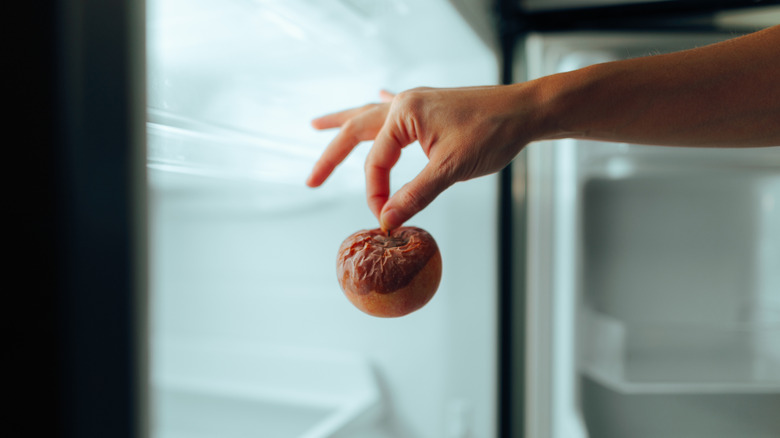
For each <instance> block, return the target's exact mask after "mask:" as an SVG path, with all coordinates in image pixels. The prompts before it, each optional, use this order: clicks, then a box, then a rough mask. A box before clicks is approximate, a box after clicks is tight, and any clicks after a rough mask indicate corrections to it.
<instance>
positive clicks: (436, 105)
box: [307, 84, 539, 230]
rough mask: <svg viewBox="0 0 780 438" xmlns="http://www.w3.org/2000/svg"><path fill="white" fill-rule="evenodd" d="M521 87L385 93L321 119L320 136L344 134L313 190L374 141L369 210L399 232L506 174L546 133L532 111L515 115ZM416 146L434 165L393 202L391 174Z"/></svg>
mask: <svg viewBox="0 0 780 438" xmlns="http://www.w3.org/2000/svg"><path fill="white" fill-rule="evenodd" d="M521 85H522V84H516V85H514V86H490V87H473V88H454V89H434V88H417V89H413V90H409V91H405V92H402V93H400V94H398V95H396V96H394V95H392V94H390V93H388V92H382V93H381V94H380V97H381V98H382V102H381V103H376V104H370V105H366V106H362V107H359V108H353V109H349V110H346V111H341V112H337V113H333V114H329V115H326V116H323V117H320V118H317V119H315V120H313V121H312V125H313V126H314V127H315V128H317V129H327V128H335V127H341V130H340V131H339V133H338V134H337V135H336V137H335V138H334V139H333V141H331V143H330V144H329V145H328V147H327V148H326V149H325V151H324V152H323V154H322V156H321V157H320V159H319V160H318V161H317V163H316V164H315V165H314V168H313V169H312V172H311V175H310V176H309V179H308V180H307V185H309V186H311V187H316V186H319V185H320V184H322V183H323V182H324V181H325V179H326V178H327V177H328V176H329V175H330V174H331V172H333V170H334V169H335V167H336V166H337V165H338V164H339V163H341V162H342V161H343V160H344V159H345V158H346V157H347V155H348V154H349V152H350V151H351V150H352V149H353V148H354V147H355V146H357V144H358V143H360V142H361V141H366V140H372V139H374V140H375V141H374V145H373V147H372V148H371V151H370V152H369V155H368V158H367V159H366V164H365V173H366V196H367V200H368V206H369V208H370V209H371V211H372V212H373V213H374V215H375V216H376V217H377V219H379V223H380V226H381V227H382V228H383V229H385V230H389V229H393V228H396V227H399V226H400V225H402V224H403V223H404V222H405V221H406V220H408V219H409V218H411V217H412V216H414V215H415V214H416V213H418V212H419V211H420V210H422V209H423V208H425V207H426V206H427V205H428V204H430V203H431V202H432V201H433V200H434V199H435V198H436V197H437V196H438V195H439V194H440V193H441V192H443V191H444V190H445V189H447V188H448V187H450V186H451V185H452V184H454V183H456V182H458V181H465V180H468V179H471V178H476V177H479V176H483V175H487V174H490V173H494V172H497V171H499V170H500V169H501V168H503V167H504V166H506V165H507V164H508V163H509V162H510V161H511V160H512V159H513V158H514V157H515V155H517V153H518V152H519V151H520V150H521V149H522V147H523V146H525V145H526V144H527V143H528V142H529V141H530V140H531V139H532V138H533V137H534V134H536V132H537V131H539V130H538V129H537V128H534V129H533V130H531V129H528V127H532V126H535V125H534V124H533V123H530V122H532V121H533V120H534V119H536V115H535V114H534V113H533V112H532V111H530V110H529V107H530V106H529V105H521V106H520V107H519V108H516V107H517V106H518V105H517V102H518V100H517V99H518V96H517V91H518V90H519V91H523V90H525V89H526V88H525V87H522V86H521ZM520 101H522V99H521V100H520ZM415 140H417V141H419V143H420V146H422V149H423V152H424V153H425V155H426V156H427V157H428V160H429V161H428V163H427V164H426V166H425V167H424V168H423V169H422V171H421V172H420V173H419V175H417V176H416V177H415V178H414V179H413V180H412V181H410V182H408V183H407V184H405V185H404V186H403V187H401V189H399V190H398V192H397V193H395V194H394V195H393V196H392V197H390V170H391V169H392V167H393V166H394V165H395V164H396V162H397V161H398V159H399V158H400V155H401V149H403V148H404V147H405V146H407V145H409V144H411V143H412V142H414V141H415Z"/></svg>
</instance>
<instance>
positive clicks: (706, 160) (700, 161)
mask: <svg viewBox="0 0 780 438" xmlns="http://www.w3.org/2000/svg"><path fill="white" fill-rule="evenodd" d="M578 143H579V145H578V147H579V146H582V147H584V148H585V150H586V153H582V154H579V160H580V163H579V164H580V167H579V168H580V169H581V172H582V174H583V176H584V177H593V178H608V179H622V178H627V177H633V176H642V175H652V176H656V177H658V176H662V175H664V174H675V175H680V174H696V175H701V174H704V173H706V174H712V175H721V174H722V175H727V174H728V175H750V176H751V177H752V178H754V177H760V176H762V175H764V176H778V175H780V146H776V147H766V148H750V149H736V148H735V149H730V148H694V147H690V148H671V147H664V146H646V145H634V144H625V143H604V142H590V141H580V142H578Z"/></svg>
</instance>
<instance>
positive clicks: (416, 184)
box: [379, 162, 452, 230]
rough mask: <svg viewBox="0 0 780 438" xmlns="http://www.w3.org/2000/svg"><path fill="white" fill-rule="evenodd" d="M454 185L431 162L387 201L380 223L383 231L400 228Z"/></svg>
mask: <svg viewBox="0 0 780 438" xmlns="http://www.w3.org/2000/svg"><path fill="white" fill-rule="evenodd" d="M450 185H452V183H451V182H449V181H447V180H446V178H445V177H444V174H443V173H442V172H440V171H438V169H436V168H435V167H434V166H433V165H432V164H431V162H428V164H427V165H426V166H425V167H424V168H423V169H422V171H421V172H420V173H419V174H418V175H417V176H416V177H415V178H414V179H413V180H411V181H409V182H408V183H406V184H405V185H404V186H403V187H401V188H400V189H398V191H397V192H396V193H395V194H394V195H393V196H392V197H390V199H388V200H387V202H386V203H385V205H384V207H382V213H381V214H380V216H379V223H380V225H381V227H382V229H383V230H392V229H395V228H398V227H400V226H401V225H402V224H403V223H404V222H406V221H407V220H408V219H409V218H411V217H412V216H414V215H415V214H417V213H419V212H420V211H421V210H422V209H423V208H425V207H426V206H428V204H430V203H431V202H432V201H433V200H434V199H436V197H437V196H439V194H440V193H441V192H443V191H444V190H445V189H446V188H447V187H449V186H450Z"/></svg>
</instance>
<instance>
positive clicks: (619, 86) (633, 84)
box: [306, 26, 780, 230]
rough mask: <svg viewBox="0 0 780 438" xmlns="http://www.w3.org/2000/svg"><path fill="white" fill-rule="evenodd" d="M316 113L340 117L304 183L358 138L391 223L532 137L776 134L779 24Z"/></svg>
mask: <svg viewBox="0 0 780 438" xmlns="http://www.w3.org/2000/svg"><path fill="white" fill-rule="evenodd" d="M380 100H381V102H380V103H374V104H369V105H365V106H362V107H358V108H352V109H348V110H345V111H340V112H337V113H333V114H328V115H326V116H323V117H320V118H317V119H315V120H313V121H312V125H313V126H314V128H316V129H329V128H340V130H339V132H338V134H337V135H336V136H335V138H334V139H333V140H332V141H331V143H330V144H329V145H328V146H327V148H326V149H325V151H324V152H323V154H322V156H321V157H320V159H319V160H318V161H317V162H316V163H315V165H314V168H313V169H312V172H311V174H310V175H309V178H308V180H307V181H306V184H307V185H309V186H310V187H317V186H319V185H321V184H322V183H323V182H324V181H325V180H326V179H327V178H328V176H329V175H330V174H331V173H332V172H333V170H334V169H335V168H336V166H337V165H338V164H339V163H341V162H342V161H343V160H344V159H345V158H346V157H347V155H348V154H349V153H350V152H351V151H352V149H354V148H355V147H356V146H357V145H358V143H360V142H362V141H367V140H374V144H373V146H372V148H371V150H370V151H369V154H368V157H367V159H366V163H365V174H366V196H367V201H368V206H369V208H370V209H371V211H372V212H373V214H374V215H375V216H376V217H377V219H378V220H379V224H380V227H381V228H382V229H384V230H391V229H394V228H397V227H399V226H401V225H402V224H403V223H404V222H406V221H407V220H408V219H410V218H411V217H412V216H414V215H415V214H417V213H418V212H419V211H421V210H422V209H423V208H425V207H426V206H427V205H428V204H430V203H431V202H432V201H433V200H434V199H435V198H436V197H437V196H438V195H439V194H440V193H441V192H443V191H444V190H445V189H447V188H448V187H450V186H451V185H453V184H454V183H456V182H458V181H465V180H469V179H472V178H476V177H480V176H484V175H488V174H491V173H494V172H497V171H499V170H501V169H502V168H503V167H505V166H506V165H507V164H508V163H509V162H510V161H512V159H513V158H514V157H515V156H516V155H517V154H518V153H519V152H520V151H521V150H522V149H523V148H524V147H525V146H526V145H527V144H528V143H530V142H533V141H537V140H546V139H558V138H579V139H590V140H602V141H615V142H629V143H636V144H652V145H665V146H688V147H691V146H697V147H762V146H778V145H780V26H774V27H771V28H768V29H765V30H762V31H760V32H756V33H753V34H750V35H746V36H743V37H739V38H735V39H732V40H729V41H725V42H723V43H718V44H713V45H710V46H705V47H701V48H697V49H692V50H687V51H681V52H676V53H672V54H665V55H655V56H648V57H644V58H637V59H632V60H626V61H616V62H609V63H604V64H598V65H595V66H591V67H586V68H583V69H580V70H576V71H573V72H568V73H561V74H557V75H552V76H547V77H544V78H541V79H537V80H533V81H529V82H524V83H518V84H513V85H503V86H485V87H469V88H451V89H434V88H416V89H413V90H408V91H404V92H401V93H399V94H397V95H393V94H391V93H389V92H386V91H383V92H381V93H380ZM415 140H417V141H419V144H420V146H421V147H422V149H423V152H424V153H425V155H426V156H427V157H428V163H427V164H426V166H425V167H424V168H423V169H422V171H421V172H420V173H419V174H418V175H417V176H416V177H415V178H414V179H412V181H409V182H408V183H407V184H405V185H404V186H403V187H401V188H400V189H399V190H398V191H397V192H396V193H394V194H392V196H391V193H390V170H391V169H392V168H393V166H394V165H395V164H396V162H397V161H398V159H399V157H400V155H401V151H402V149H403V148H404V147H405V146H407V145H409V144H411V143H413V142H414V141H415Z"/></svg>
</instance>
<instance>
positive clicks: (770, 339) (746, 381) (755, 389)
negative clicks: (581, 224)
mask: <svg viewBox="0 0 780 438" xmlns="http://www.w3.org/2000/svg"><path fill="white" fill-rule="evenodd" d="M778 315H780V311H777V312H775V314H774V316H778ZM581 323H582V327H583V329H584V330H583V331H582V332H581V333H582V334H583V338H582V350H581V351H582V354H581V359H582V360H581V371H582V372H583V373H584V374H586V375H587V376H589V377H591V378H593V379H594V380H596V381H598V382H600V383H601V384H603V385H605V386H607V387H609V388H611V389H613V390H615V391H618V392H621V393H774V392H780V318H768V319H766V320H765V321H763V322H760V323H759V322H754V323H723V324H679V323H678V324H662V323H659V324H648V323H640V324H628V323H625V322H624V321H621V320H619V319H617V318H614V317H610V316H608V315H604V314H600V313H597V312H594V311H592V310H587V309H586V310H583V311H582V312H581Z"/></svg>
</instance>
